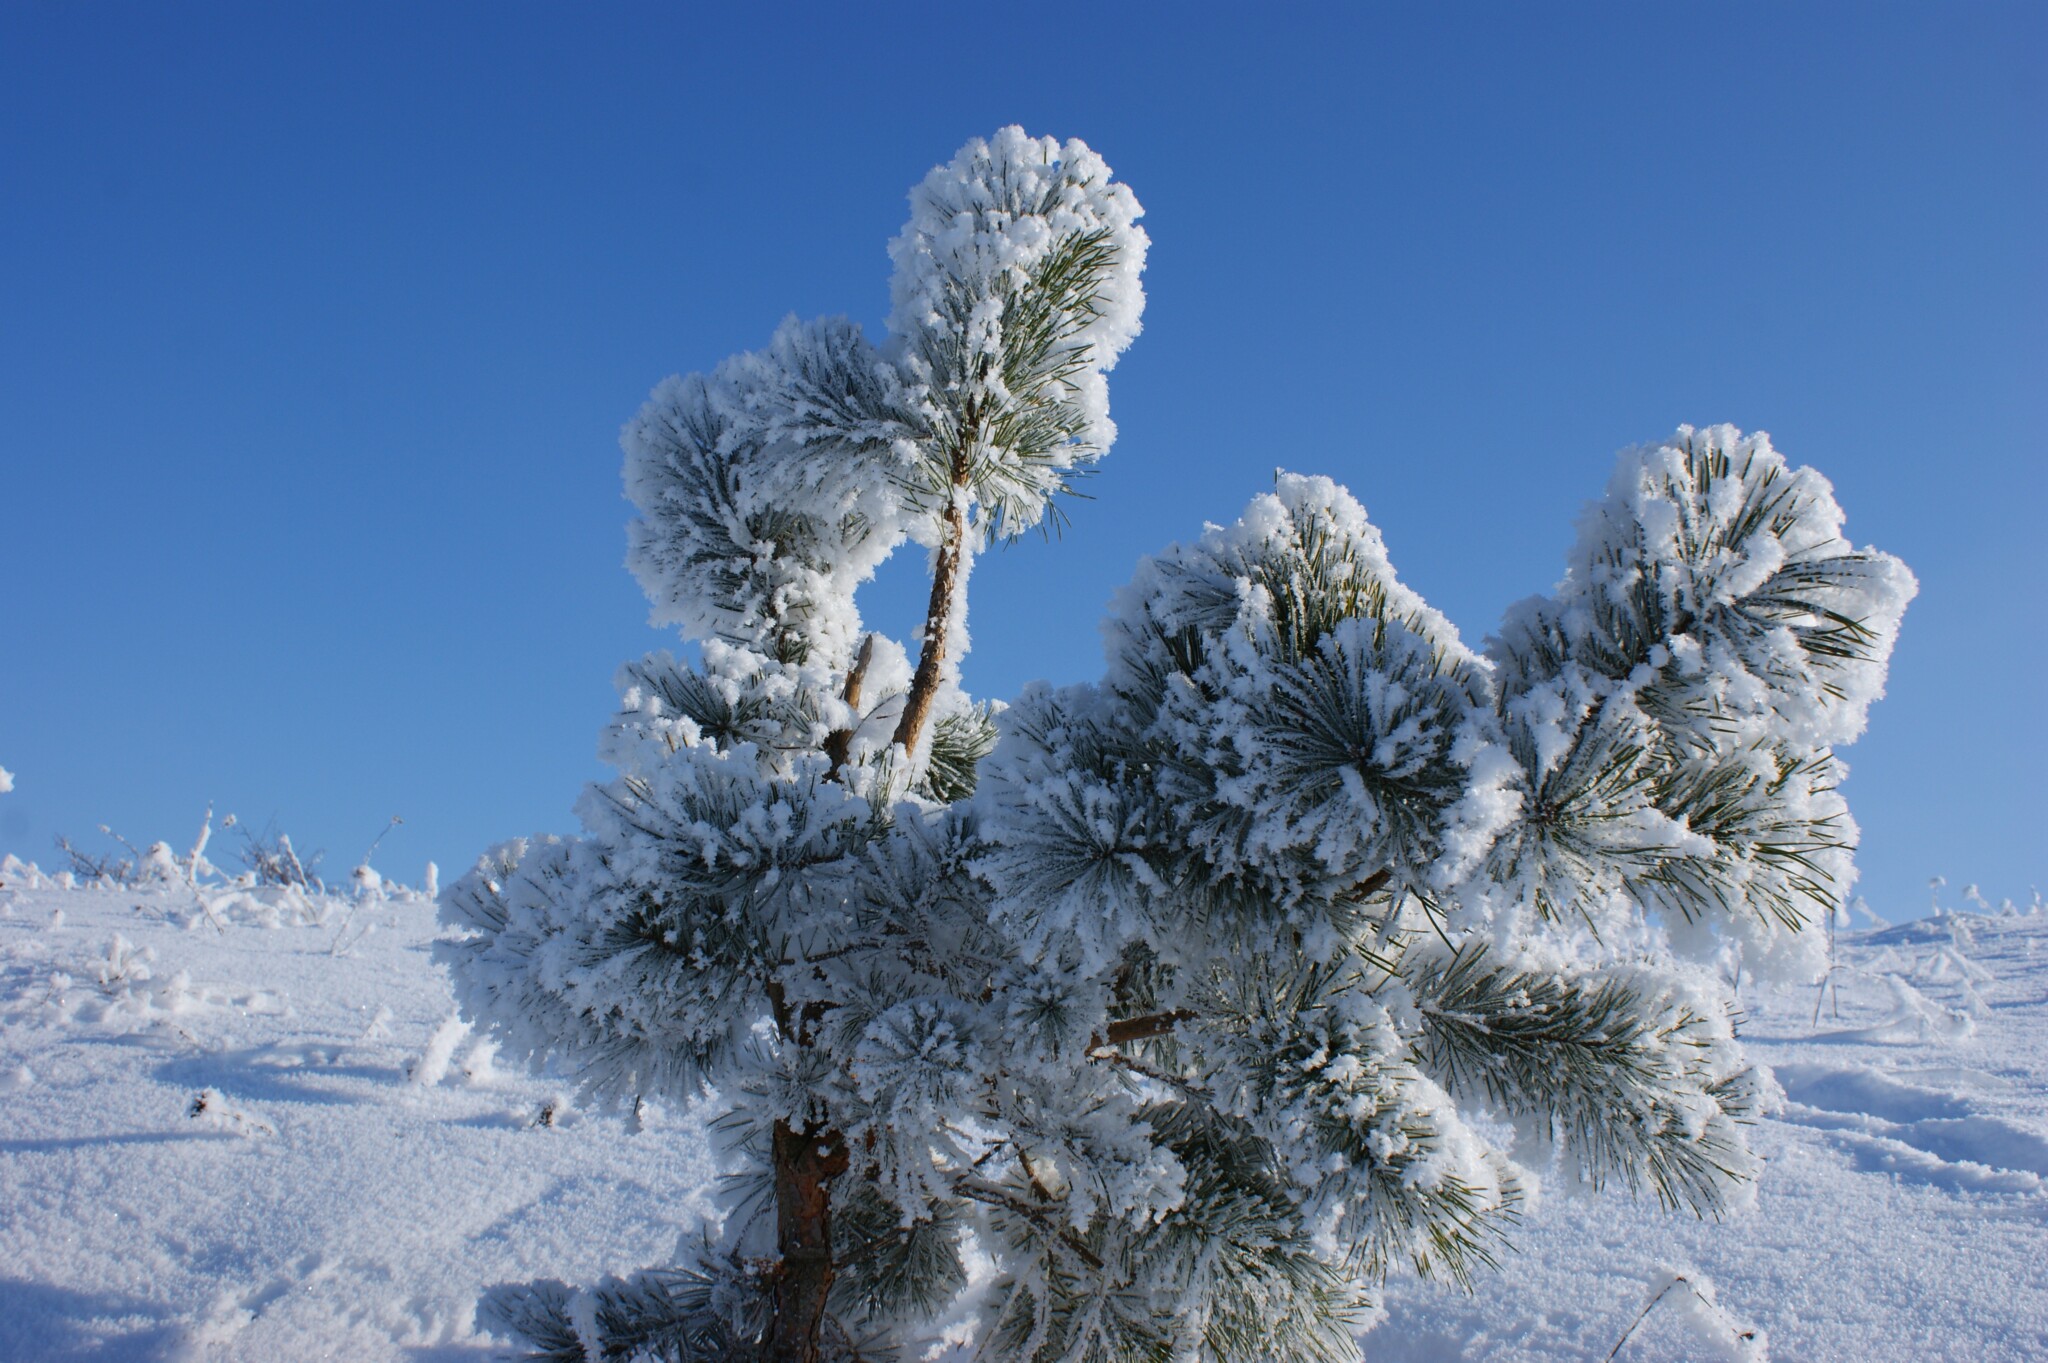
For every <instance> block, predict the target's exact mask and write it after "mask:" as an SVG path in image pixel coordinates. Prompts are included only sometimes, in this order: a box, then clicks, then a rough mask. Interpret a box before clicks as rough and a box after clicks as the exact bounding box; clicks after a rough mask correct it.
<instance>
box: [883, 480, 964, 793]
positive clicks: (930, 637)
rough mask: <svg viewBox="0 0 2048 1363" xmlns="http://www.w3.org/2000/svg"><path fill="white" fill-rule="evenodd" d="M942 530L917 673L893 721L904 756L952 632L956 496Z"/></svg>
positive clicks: (919, 732) (911, 751)
mask: <svg viewBox="0 0 2048 1363" xmlns="http://www.w3.org/2000/svg"><path fill="white" fill-rule="evenodd" d="M945 525H946V533H945V537H944V538H943V539H942V540H941V541H940V542H939V557H938V562H937V563H935V564H933V565H932V596H931V601H930V602H929V604H927V605H926V606H925V612H924V647H923V649H922V650H921V651H920V652H919V653H918V655H917V672H916V673H915V674H914V675H913V676H912V677H911V679H910V695H909V696H908V697H907V698H906V699H905V700H904V702H903V718H902V719H900V720H898V721H897V722H896V735H895V740H894V741H895V742H896V743H897V744H898V745H900V746H901V747H902V749H903V752H904V755H905V756H915V755H916V754H917V745H918V743H919V742H920V741H922V740H923V738H924V728H925V721H926V720H927V719H929V718H930V717H931V712H932V702H933V701H935V700H936V699H937V698H938V694H939V672H940V669H941V667H942V666H943V665H944V664H945V661H946V636H947V635H948V634H949V633H951V632H952V623H953V608H954V604H955V602H954V597H955V594H956V591H957V589H958V587H959V583H960V555H961V554H962V553H963V552H964V551H965V549H966V541H967V512H966V510H965V508H963V507H962V506H961V505H960V503H959V501H958V500H957V499H956V500H954V501H953V502H951V503H950V504H948V505H947V507H946V513H945Z"/></svg>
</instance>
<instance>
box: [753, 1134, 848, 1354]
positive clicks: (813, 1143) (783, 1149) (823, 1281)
mask: <svg viewBox="0 0 2048 1363" xmlns="http://www.w3.org/2000/svg"><path fill="white" fill-rule="evenodd" d="M774 1145H775V1240H776V1246H777V1248H778V1249H780V1250H781V1252H782V1263H781V1265H780V1266H779V1267H778V1268H777V1269H776V1277H775V1321H774V1324H773V1325H772V1326H771V1327H770V1330H771V1333H770V1336H769V1348H768V1356H769V1357H770V1358H772V1359H774V1360H775V1363H818V1358H819V1342H820V1336H821V1335H822V1334H823V1327H824V1324H825V1305H826V1299H827V1298H828V1297H829V1296H830V1295H831V1292H832V1277H833V1268H832V1190H831V1186H830V1185H831V1182H832V1180H833V1179H835V1178H837V1177H838V1176H839V1175H841V1174H843V1173H845V1172H846V1167H847V1162H848V1161H847V1153H846V1143H845V1142H844V1141H842V1140H840V1139H839V1136H838V1133H837V1132H832V1131H827V1130H825V1129H823V1128H822V1127H807V1128H806V1129H804V1130H802V1131H798V1130H796V1129H794V1128H793V1127H791V1126H790V1125H789V1124H788V1123H787V1122H781V1121H778V1122H776V1123H775V1137H774Z"/></svg>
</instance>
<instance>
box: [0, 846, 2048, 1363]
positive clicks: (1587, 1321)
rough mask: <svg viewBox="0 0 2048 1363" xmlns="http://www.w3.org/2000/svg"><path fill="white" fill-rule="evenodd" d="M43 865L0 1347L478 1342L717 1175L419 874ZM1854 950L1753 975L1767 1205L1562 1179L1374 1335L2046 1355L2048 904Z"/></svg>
mask: <svg viewBox="0 0 2048 1363" xmlns="http://www.w3.org/2000/svg"><path fill="white" fill-rule="evenodd" d="M22 884H23V881H22V878H21V877H20V876H13V877H9V878H8V887H9V888H5V889H0V1358H5V1359H9V1360H19V1361H20V1363H39V1361H40V1360H82V1359H103V1360H209V1361H211V1360H223V1361H225V1360H252V1361H253V1360H279V1359H306V1360H312V1359H343V1360H351V1361H355V1360H360V1361H361V1363H375V1361H376V1360H384V1359H393V1360H396V1359H406V1360H434V1359H449V1360H452V1359H482V1358H488V1357H492V1356H495V1355H498V1354H501V1353H502V1352H503V1347H502V1342H501V1341H493V1340H491V1339H489V1338H487V1337H485V1336H482V1335H480V1334H479V1333H478V1332H477V1330H476V1327H475V1323H474V1306H475V1301H476V1297H477V1294H478V1292H479V1291H480V1289H481V1288H483V1287H484V1286H486V1285H488V1284H490V1283H495V1282H502V1281H526V1280H530V1279H534V1278H544V1277H556V1278H562V1279H565V1280H567V1281H570V1282H588V1281H593V1280H595V1279H596V1278H597V1277H599V1276H601V1275H602V1274H604V1273H606V1272H622V1271H626V1270H630V1269H632V1268H635V1267H640V1266H644V1265H649V1264H656V1263H661V1262H664V1261H666V1260H668V1259H669V1258H670V1257H671V1255H672V1253H673V1251H674V1249H675V1247H676V1245H677V1242H678V1240H679V1239H682V1238H685V1237H688V1238H694V1237H695V1236H696V1234H697V1231H698V1228H699V1227H700V1226H701V1225H702V1224H703V1222H704V1219H705V1218H706V1217H707V1216H710V1215H712V1214H713V1211H712V1207H713V1196H714V1188H713V1182H714V1171H713V1168H712V1165H711V1160H710V1156H709V1154H708V1148H707V1143H706V1141H705V1139H704V1135H703V1133H702V1131H701V1129H700V1128H699V1127H698V1125H697V1124H696V1123H695V1122H694V1121H693V1120H691V1119H690V1118H689V1117H688V1116H687V1115H683V1114H676V1113H672V1112H664V1111H662V1110H661V1109H659V1108H650V1109H648V1111H647V1112H646V1113H645V1114H644V1117H643V1119H642V1122H641V1123H639V1126H640V1129H639V1130H638V1131H637V1133H636V1132H635V1130H634V1127H635V1125H636V1124H635V1123H634V1122H633V1120H632V1119H631V1118H630V1117H628V1116H625V1115H611V1114H598V1113H587V1112H582V1111H578V1110H577V1109H576V1108H575V1107H574V1106H573V1105H572V1104H570V1103H569V1102H568V1101H567V1098H566V1089H562V1088H557V1087H553V1086H551V1085H549V1084H548V1083H546V1082H541V1081H534V1080H528V1079H525V1078H522V1077H518V1076H515V1075H510V1074H505V1073H501V1072H500V1071H499V1070H498V1069H497V1068H496V1067H495V1066H494V1065H493V1064H492V1059H491V1056H490V1054H489V1052H488V1048H486V1047H483V1046H481V1045H480V1044H479V1043H478V1042H477V1041H476V1040H475V1039H474V1038H473V1037H471V1036H470V1035H468V1034H467V1033H466V1032H464V1031H463V1030H462V1029H461V1028H460V1026H459V1024H458V1025H451V1024H450V1017H451V1014H452V1004H451V1001H450V997H449V993H448V986H447V984H446V982H445V981H444V979H443V978H442V976H441V974H440V972H439V971H437V970H436V969H435V968H434V967H433V966H432V965H431V963H430V962H429V960H428V957H427V946H428V943H429V941H430V939H431V938H432V936H433V934H434V932H435V928H434V925H433V911H432V908H431V906H430V905H429V904H427V903H426V902H424V901H423V900H422V899H421V898H419V897H406V896H405V895H404V894H403V892H400V893H399V894H398V895H394V896H390V897H381V898H380V897H376V896H370V897H366V898H364V899H363V900H361V901H360V902H357V903H354V904H353V905H350V904H343V903H339V902H336V901H324V902H315V901H310V900H304V899H297V900H296V901H295V900H294V897H292V896H289V895H286V894H283V893H281V892H278V891H257V892H230V893H210V892H209V894H208V896H207V900H208V902H209V903H210V904H211V906H212V908H213V913H214V917H217V918H218V919H219V920H220V924H221V926H220V927H218V928H217V927H215V926H214V924H213V922H212V921H211V919H210V918H209V917H208V915H207V913H206V912H205V909H204V908H203V907H202V905H201V903H200V902H199V901H198V900H197V899H196V898H195V896H194V895H193V894H192V893H191V892H190V891H188V890H172V889H163V890H156V891H151V892H145V893H138V892H135V891H124V890H65V889H57V888H51V887H48V886H47V885H45V886H44V887H42V888H22V887H21V886H22ZM351 907H353V909H354V913H353V914H352V915H351V914H350V908H351ZM267 925H274V926H267ZM365 927H367V928H369V929H371V931H369V932H367V933H364V931H363V930H364V928H365ZM352 941H353V942H354V945H349V943H350V942H352ZM337 943H340V944H341V949H340V950H339V951H338V952H337V949H336V945H337ZM1834 981H1835V993H1834V996H1833V997H1832V998H1831V999H1830V1000H1828V1001H1827V1003H1826V1006H1824V1007H1823V1009H1822V1011H1821V1017H1820V1020H1819V1022H1818V1023H1817V1024H1816V1023H1815V1021H1814V1016H1813V1014H1814V1004H1815V991H1814V989H1813V988H1811V987H1807V988H1796V989H1795V988H1782V989H1776V990H1770V989H1766V990H1763V991H1759V992H1752V994H1751V995H1750V997H1748V999H1747V1000H1746V1002H1747V1004H1748V1006H1749V1009H1750V1011H1749V1014H1748V1016H1747V1018H1746V1019H1745V1021H1744V1023H1743V1025H1742V1029H1741V1030H1742V1034H1743V1037H1744V1040H1745V1042H1746V1043H1747V1044H1748V1045H1749V1046H1750V1047H1752V1048H1753V1053H1754V1054H1756V1055H1757V1056H1759V1057H1760V1058H1762V1059H1763V1060H1765V1061H1766V1062H1767V1063H1770V1064H1771V1065H1773V1066H1774V1068H1775V1071H1776V1074H1777V1076H1778V1082H1779V1084H1780V1085H1781V1086H1782V1088H1783V1090H1784V1093H1785V1098H1784V1102H1783V1105H1782V1107H1781V1108H1780V1110H1779V1111H1778V1112H1777V1114H1776V1115H1775V1116H1774V1117H1772V1118H1769V1119H1767V1120H1765V1121H1764V1122H1763V1123H1762V1124H1761V1127H1760V1129H1759V1130H1758V1132H1757V1133H1756V1138H1755V1145H1756V1147H1757V1149H1758V1150H1759V1151H1760V1152H1761V1153H1762V1154H1763V1156H1764V1157H1765V1159H1766V1161H1767V1165H1766V1171H1765V1174H1764V1179H1763V1183H1762V1188H1761V1193H1760V1196H1759V1199H1758V1205H1757V1208H1756V1210H1755V1211H1753V1212H1751V1213H1749V1214H1746V1215H1743V1216H1741V1217H1740V1218H1738V1219H1736V1220H1733V1221H1731V1222H1730V1223H1728V1224H1724V1225H1719V1226H1716V1225H1713V1224H1711V1223H1700V1222H1696V1221H1694V1220H1692V1219H1691V1218H1690V1217H1687V1216H1683V1215H1676V1216H1674V1215H1669V1214H1666V1213H1663V1212H1661V1211H1659V1210H1658V1209H1657V1208H1656V1207H1655V1206H1654V1204H1650V1205H1645V1204H1637V1203H1630V1202H1628V1201H1627V1200H1626V1199H1624V1198H1622V1197H1619V1196H1615V1195H1597V1196H1595V1195H1584V1194H1580V1193H1577V1192H1573V1191H1569V1190H1560V1189H1558V1188H1555V1187H1552V1188H1550V1189H1548V1190H1546V1194H1545V1196H1544V1198H1543V1199H1542V1200H1541V1201H1539V1203H1538V1205H1537V1206H1536V1207H1535V1208H1534V1209H1533V1210H1532V1211H1531V1212H1530V1214H1529V1215H1528V1216H1527V1218H1526V1220H1525V1222H1524V1224H1523V1226H1522V1228H1521V1231H1520V1233H1519V1234H1518V1235H1517V1237H1516V1244H1517V1246H1518V1252H1516V1253H1515V1254H1513V1255H1512V1256H1511V1257H1510V1258H1509V1259H1508V1260H1507V1261H1506V1262H1505V1263H1504V1265H1503V1268H1502V1271H1501V1272H1500V1273H1499V1274H1497V1275H1493V1276H1491V1277H1482V1278H1481V1279H1480V1281H1479V1284H1478V1289H1479V1290H1478V1292H1477V1294H1476V1295H1474V1296H1471V1297H1467V1296H1464V1295H1462V1294H1459V1293H1457V1292H1455V1291H1449V1290H1444V1289H1439V1288H1435V1287H1431V1286H1427V1285H1424V1284H1421V1283H1417V1282H1414V1281H1411V1280H1398V1281H1396V1282H1395V1283H1393V1284H1391V1285H1390V1287H1389V1289H1388V1292H1387V1298H1386V1306H1387V1308H1388V1318H1387V1320H1386V1322H1385V1323H1384V1324H1383V1325H1382V1326H1380V1328H1378V1329H1377V1330H1375V1331H1373V1332H1372V1333H1371V1334H1369V1335H1367V1336H1366V1337H1365V1339H1364V1341H1363V1343H1364V1346H1365V1351H1366V1357H1367V1358H1369V1359H1371V1360H1373V1361H1374V1363H1439V1361H1440V1360H1441V1361H1448V1360H1474V1361H1475V1363H1476V1361H1477V1360H1489V1363H1492V1361H1496V1360H1497V1361H1498V1363H1522V1361H1524V1360H1527V1361H1529V1363H1535V1361H1537V1360H1544V1361H1550V1360H1556V1361H1557V1363H1563V1361H1564V1360H1585V1359H1592V1360H1599V1359H1604V1358H1605V1357H1607V1355H1608V1352H1609V1351H1610V1350H1611V1349H1612V1348H1613V1346H1614V1344H1615V1343H1616V1341H1617V1340H1619V1339H1621V1338H1622V1336H1623V1333H1624V1332H1625V1331H1628V1330H1629V1327H1630V1324H1631V1322H1632V1321H1634V1320H1635V1319H1636V1317H1637V1315H1638V1314H1639V1313H1641V1312H1642V1310H1643V1307H1644V1305H1645V1303H1646V1302H1647V1301H1648V1300H1649V1299H1650V1298H1651V1297H1653V1296H1655V1295H1656V1294H1657V1293H1658V1292H1660V1291H1662V1289H1664V1288H1665V1287H1666V1286H1670V1287H1671V1290H1670V1291H1669V1292H1665V1293H1664V1294H1663V1296H1662V1299H1661V1300H1659V1301H1658V1303H1657V1305H1656V1306H1655V1307H1654V1308H1652V1309H1651V1310H1650V1312H1649V1313H1648V1315H1647V1316H1645V1317H1644V1318H1643V1319H1642V1321H1641V1323H1640V1324H1639V1325H1638V1326H1637V1327H1636V1328H1635V1329H1634V1331H1633V1332H1632V1333H1630V1334H1629V1336H1628V1339H1627V1342H1626V1343H1625V1344H1624V1345H1623V1348H1622V1350H1621V1352H1620V1354H1619V1355H1618V1356H1617V1363H1656V1361H1659V1360H1662V1361H1666V1363H1669V1361H1673V1360H1712V1359H1723V1358H1726V1359H1745V1360H1753V1359H1759V1358H1764V1357H1771V1358H1775V1359H1777V1360H1779V1363H1793V1361H1797V1360H1813V1361H1814V1363H1823V1361H1825V1360H1854V1361H1855V1363H1884V1361H1886V1360H1898V1361H1899V1363H1906V1361H1907V1360H1914V1361H1915V1363H1917V1361H1919V1360H1936V1359H1943V1360H1948V1359H1952V1360H1957V1361H1958V1363H1961V1361H1962V1360H1982V1361H1983V1363H1999V1361H2001V1360H2011V1361H2012V1363H2019V1361H2020V1360H2032V1359H2039V1358H2042V1357H2048V1256H2044V1255H2043V1253H2042V1251H2043V1249H2044V1248H2048V1189H2044V1180H2048V1118H2044V1114H2048V1103H2044V1098H2048V914H2043V913H2039V912H2036V913H2033V914H2020V915H2013V916H2006V917H1990V916H1976V915H1947V916H1944V917H1939V918H1933V919H1928V920H1923V921H1921V922H1917V923H1912V924H1907V925H1905V926H1902V927H1897V928H1889V929H1884V930H1882V931H1877V932H1871V933H1863V934H1858V935H1856V936H1853V937H1845V938H1844V939H1843V945H1842V950H1841V955H1840V962H1839V968H1838V969H1837V971H1836V973H1835V976H1834ZM1837 1014H1839V1015H1837ZM202 1095H204V1099H205V1101H204V1103H203V1104H201V1103H200V1099H201V1096H202ZM195 1105H197V1106H199V1107H200V1109H201V1110H200V1111H198V1112H197V1113H196V1114H195V1113H194V1108H195ZM549 1105H553V1107H554V1113H553V1118H552V1122H551V1123H550V1124H548V1125H541V1124H540V1121H539V1118H540V1114H541V1111H542V1109H543V1108H544V1107H547V1106H549ZM1676 1274H1683V1275H1685V1276H1686V1278H1687V1282H1686V1283H1683V1284H1673V1283H1672V1278H1673V1276H1674V1275H1676ZM1695 1284H1696V1285H1698V1286H1700V1287H1701V1288H1703V1289H1704V1293H1705V1294H1708V1295H1712V1296H1713V1297H1714V1298H1715V1304H1714V1305H1712V1306H1709V1305H1707V1304H1706V1303H1705V1302H1703V1301H1702V1300H1700V1298H1699V1297H1698V1296H1695V1295H1694V1292H1693V1286H1694V1285H1695ZM1751 1330H1753V1331H1755V1338H1753V1339H1751V1340H1749V1341H1743V1340H1740V1339H1739V1338H1738V1335H1739V1333H1740V1332H1743V1331H1751Z"/></svg>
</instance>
